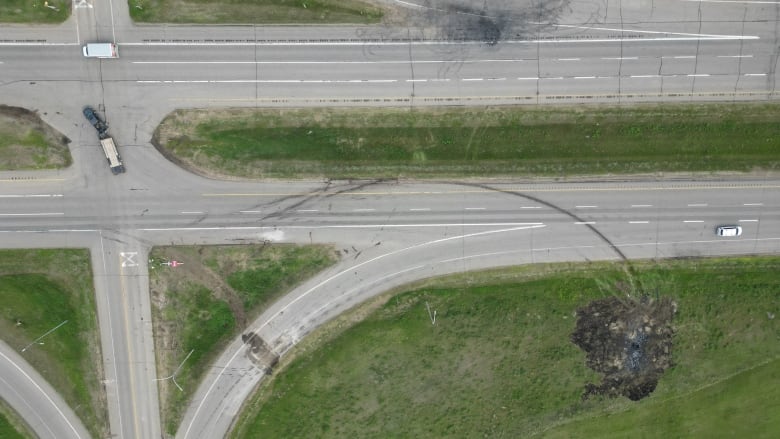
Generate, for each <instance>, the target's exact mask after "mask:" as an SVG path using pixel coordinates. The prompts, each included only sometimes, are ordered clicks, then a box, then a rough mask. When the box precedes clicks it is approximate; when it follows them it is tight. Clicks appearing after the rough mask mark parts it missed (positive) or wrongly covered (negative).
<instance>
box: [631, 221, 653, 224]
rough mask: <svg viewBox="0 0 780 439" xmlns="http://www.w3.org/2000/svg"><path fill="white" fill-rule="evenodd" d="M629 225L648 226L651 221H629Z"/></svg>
mask: <svg viewBox="0 0 780 439" xmlns="http://www.w3.org/2000/svg"><path fill="white" fill-rule="evenodd" d="M628 223H629V224H648V223H650V221H629V222H628Z"/></svg>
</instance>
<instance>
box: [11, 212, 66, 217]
mask: <svg viewBox="0 0 780 439" xmlns="http://www.w3.org/2000/svg"><path fill="white" fill-rule="evenodd" d="M58 215H65V212H40V213H0V216H58Z"/></svg>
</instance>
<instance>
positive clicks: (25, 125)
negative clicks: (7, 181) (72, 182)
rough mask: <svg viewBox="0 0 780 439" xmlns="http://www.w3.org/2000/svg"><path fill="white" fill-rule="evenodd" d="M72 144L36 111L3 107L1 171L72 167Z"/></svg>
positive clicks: (0, 108) (0, 120) (0, 106)
mask: <svg viewBox="0 0 780 439" xmlns="http://www.w3.org/2000/svg"><path fill="white" fill-rule="evenodd" d="M68 143H70V140H69V139H68V138H67V137H65V136H63V135H62V134H61V133H59V132H58V131H56V130H55V129H54V128H52V127H51V126H49V125H48V124H47V123H46V122H44V121H42V120H41V118H40V117H38V115H37V114H35V113H33V112H32V111H29V110H27V109H24V108H20V107H9V106H6V105H0V171H15V170H23V169H55V168H65V167H68V166H70V164H71V163H72V161H73V160H72V158H71V156H70V150H68Z"/></svg>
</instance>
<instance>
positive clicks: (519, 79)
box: [517, 76, 539, 81]
mask: <svg viewBox="0 0 780 439" xmlns="http://www.w3.org/2000/svg"><path fill="white" fill-rule="evenodd" d="M538 79H539V77H538V76H527V77H523V78H517V80H518V81H529V80H530V81H536V80H538Z"/></svg>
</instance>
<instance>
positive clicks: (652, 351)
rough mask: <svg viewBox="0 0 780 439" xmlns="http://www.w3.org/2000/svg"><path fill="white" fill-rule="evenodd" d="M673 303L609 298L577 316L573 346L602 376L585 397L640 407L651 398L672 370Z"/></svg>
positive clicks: (588, 387) (666, 299) (661, 299)
mask: <svg viewBox="0 0 780 439" xmlns="http://www.w3.org/2000/svg"><path fill="white" fill-rule="evenodd" d="M676 311H677V304H676V303H675V302H674V301H673V300H672V299H671V298H669V297H658V298H655V299H653V298H650V297H649V296H646V295H645V296H641V297H640V298H638V299H636V298H633V297H618V296H610V297H607V298H604V299H599V300H594V301H592V302H590V303H588V304H587V305H585V306H583V307H581V308H579V309H578V310H577V313H576V314H577V324H576V328H575V330H574V332H573V333H572V335H571V341H572V342H573V343H574V344H575V345H577V346H578V347H579V348H580V349H582V350H583V351H585V353H586V364H587V366H588V367H590V368H591V369H593V370H594V371H596V372H599V373H601V374H603V379H602V381H601V383H599V384H593V383H588V384H586V386H585V391H584V393H583V395H582V397H583V399H587V398H588V397H589V396H591V395H605V396H609V397H616V396H621V395H622V396H625V397H627V398H629V399H630V400H632V401H638V400H640V399H642V398H644V397H646V396H648V395H650V393H652V392H653V390H655V387H656V385H657V384H658V380H659V379H660V378H661V376H662V375H663V373H664V371H665V370H666V369H668V368H669V367H671V366H672V355H671V353H672V335H673V334H674V329H673V327H672V324H671V322H672V317H673V316H674V314H675V313H676Z"/></svg>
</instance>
